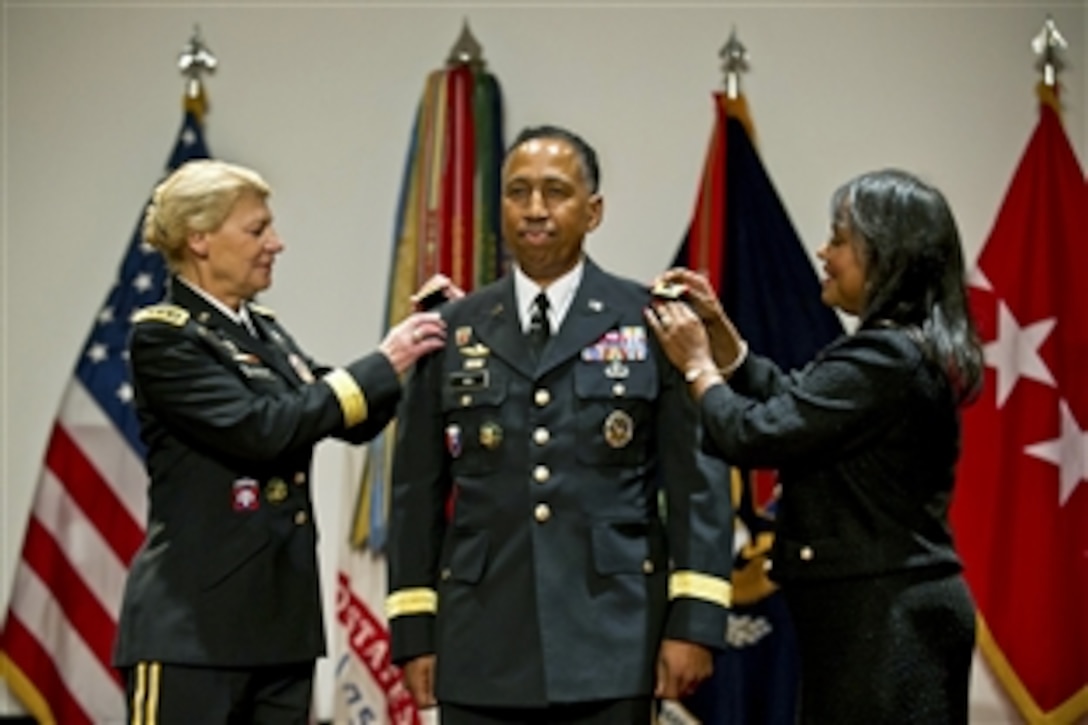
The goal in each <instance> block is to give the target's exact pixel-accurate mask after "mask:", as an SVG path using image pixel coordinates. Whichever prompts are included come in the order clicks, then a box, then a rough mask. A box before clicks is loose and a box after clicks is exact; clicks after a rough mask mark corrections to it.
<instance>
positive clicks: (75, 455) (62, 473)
mask: <svg viewBox="0 0 1088 725" xmlns="http://www.w3.org/2000/svg"><path fill="white" fill-rule="evenodd" d="M45 465H46V467H47V468H48V469H49V470H50V471H52V472H53V475H54V476H56V477H57V480H58V481H60V483H61V485H63V486H64V488H65V490H66V491H67V492H68V495H69V496H71V497H72V500H73V501H75V502H76V504H77V505H78V506H79V508H80V509H81V510H82V511H83V513H84V515H85V516H86V517H87V520H88V521H89V522H90V523H91V524H93V525H94V527H95V528H96V529H98V531H99V532H100V533H101V534H102V538H103V539H105V540H106V542H107V543H109V546H110V548H111V549H113V550H114V552H115V553H116V554H117V557H118V558H119V559H120V560H121V561H122V562H123V563H124V564H125V566H128V564H129V562H131V561H132V557H133V555H135V553H136V550H137V549H138V548H140V544H141V543H142V542H143V538H144V532H143V528H142V527H141V526H140V525H139V524H138V523H137V522H136V521H135V520H133V518H132V516H130V515H129V513H128V509H127V508H125V506H124V504H123V503H121V500H120V499H118V498H117V495H116V494H115V493H114V491H113V489H112V488H111V487H110V486H109V484H108V483H106V481H105V479H103V478H102V476H101V475H100V474H99V472H98V469H96V468H95V467H94V465H93V464H92V463H91V462H90V461H89V460H87V457H86V456H84V455H83V451H82V450H80V448H79V446H77V445H76V444H75V442H74V441H73V440H72V438H71V437H70V436H69V435H68V432H67V431H66V430H64V428H63V426H60V425H54V426H53V435H52V437H51V439H50V441H49V449H48V450H47V451H46V454H45Z"/></svg>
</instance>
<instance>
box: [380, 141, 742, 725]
mask: <svg viewBox="0 0 1088 725" xmlns="http://www.w3.org/2000/svg"><path fill="white" fill-rule="evenodd" d="M598 178H599V169H598V166H597V160H596V154H595V152H594V151H593V149H592V148H591V147H589V146H588V145H587V144H586V143H585V141H583V140H582V139H581V138H580V137H578V136H577V135H575V134H573V133H571V132H569V131H567V130H565V129H562V128H557V127H539V128H530V129H526V130H525V131H523V132H522V133H521V134H520V135H519V136H518V138H517V139H516V140H515V142H514V144H513V145H512V146H511V150H510V152H509V153H508V154H507V157H506V160H505V164H504V168H503V187H502V210H503V212H502V213H503V235H504V239H505V241H506V243H507V244H508V245H509V247H510V249H511V250H512V251H513V255H514V258H515V261H516V266H514V267H513V269H512V271H511V273H510V274H509V275H507V276H506V277H505V278H503V279H501V280H499V281H497V282H495V283H493V284H491V285H489V286H487V287H484V288H482V289H481V290H479V291H477V292H475V293H473V294H470V295H468V296H466V297H464V298H461V299H457V300H453V301H450V302H448V303H446V304H445V305H444V306H443V308H442V309H441V312H442V315H443V317H444V319H445V321H446V324H447V329H448V330H449V334H448V336H447V340H446V345H445V347H444V348H443V349H442V350H441V351H440V352H438V353H436V354H434V355H430V356H428V357H425V358H421V359H420V360H419V361H418V363H417V365H416V368H415V371H414V373H413V377H412V379H411V380H410V382H409V383H408V385H407V389H406V392H405V398H404V400H403V402H402V405H401V408H400V413H399V416H400V417H399V423H398V442H397V448H396V451H397V453H396V461H395V465H394V474H393V501H392V513H391V531H390V535H391V538H390V545H389V577H390V594H389V598H388V602H387V609H388V615H389V618H390V628H391V631H392V638H393V657H394V660H395V661H396V662H397V663H398V664H401V665H402V666H403V667H404V671H405V679H406V683H407V685H408V687H409V689H410V690H411V692H412V694H413V696H414V697H415V699H416V702H417V703H418V704H419V705H420V706H423V707H427V706H431V705H434V704H436V702H437V703H441V706H442V721H443V723H444V724H445V723H452V724H453V725H466V724H471V725H484V724H489V723H511V722H525V723H551V722H564V723H568V722H570V723H600V724H602V725H603V724H605V723H607V724H608V725H615V724H616V723H623V724H624V725H628V724H632V725H637V724H639V723H649V722H651V718H652V711H653V699H654V698H655V697H658V698H677V697H679V696H681V695H684V694H687V693H689V692H690V691H691V690H692V689H693V688H694V687H695V686H696V685H697V684H698V683H699V682H700V681H701V680H703V679H705V678H706V677H707V676H708V675H709V674H710V670H711V651H710V648H715V647H721V646H724V636H725V628H726V616H727V611H728V609H727V608H728V606H729V604H730V593H731V590H730V584H729V575H730V571H729V556H728V552H730V551H731V547H732V528H731V525H732V524H731V521H732V511H731V508H730V502H729V496H728V487H727V478H726V472H725V469H724V466H723V464H722V463H721V462H720V461H717V460H716V459H714V458H713V457H709V456H706V455H704V453H703V451H702V444H701V432H700V427H699V422H698V417H697V413H696V411H695V410H694V409H693V407H692V405H691V402H690V398H689V396H688V395H687V391H686V389H685V383H684V379H683V377H682V376H681V375H680V374H679V373H678V372H677V371H676V370H675V369H674V368H672V366H671V365H669V363H668V361H667V360H666V359H665V358H664V357H663V355H662V353H661V351H660V349H659V348H658V347H657V343H656V341H655V340H654V338H653V336H652V335H647V333H646V327H645V325H644V320H643V317H642V315H643V309H644V308H646V307H647V305H648V302H649V299H650V296H649V292H648V291H647V289H646V287H645V286H643V285H639V284H636V283H634V282H631V281H627V280H623V279H620V278H618V277H615V276H612V275H610V274H608V273H607V272H605V271H604V270H602V269H601V268H600V267H598V266H597V265H596V264H594V263H593V262H592V261H591V260H590V259H589V258H588V257H586V255H585V254H584V252H583V244H584V239H585V235H586V234H587V233H588V232H590V231H592V230H594V229H595V228H596V227H597V225H598V224H599V223H600V220H601V215H602V209H603V205H602V199H601V196H600V194H599V193H598V190H597V189H598ZM552 331H554V333H552ZM662 491H663V492H664V496H663V497H660V496H659V493H660V492H662ZM662 498H663V500H664V502H665V508H666V511H659V508H658V507H659V499H662Z"/></svg>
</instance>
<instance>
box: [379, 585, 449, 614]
mask: <svg viewBox="0 0 1088 725" xmlns="http://www.w3.org/2000/svg"><path fill="white" fill-rule="evenodd" d="M437 613H438V592H436V591H435V590H434V589H427V588H426V587H417V588H415V589H401V590H400V591H399V592H393V593H392V594H390V595H389V596H388V597H387V598H386V600H385V616H386V617H388V618H389V619H394V618H396V617H404V616H408V615H412V614H437Z"/></svg>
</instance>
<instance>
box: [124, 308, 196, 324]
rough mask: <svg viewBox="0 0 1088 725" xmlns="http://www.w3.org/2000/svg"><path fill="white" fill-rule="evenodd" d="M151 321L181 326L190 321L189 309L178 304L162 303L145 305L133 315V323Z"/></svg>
mask: <svg viewBox="0 0 1088 725" xmlns="http://www.w3.org/2000/svg"><path fill="white" fill-rule="evenodd" d="M149 321H150V322H165V323H166V324H168V325H173V326H175V327H181V326H182V325H184V324H185V323H186V322H188V321H189V310H187V309H185V308H184V307H178V306H177V305H171V304H167V303H162V304H158V305H151V306H150V307H144V308H143V309H142V310H137V311H136V312H134V313H133V315H132V323H133V324H135V325H138V324H140V323H141V322H149Z"/></svg>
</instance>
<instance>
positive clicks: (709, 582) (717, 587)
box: [669, 571, 733, 607]
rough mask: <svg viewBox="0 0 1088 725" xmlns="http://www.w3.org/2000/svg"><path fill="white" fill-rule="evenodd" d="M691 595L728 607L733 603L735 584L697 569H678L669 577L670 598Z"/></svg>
mask: <svg viewBox="0 0 1088 725" xmlns="http://www.w3.org/2000/svg"><path fill="white" fill-rule="evenodd" d="M679 597H690V598H692V599H702V600H704V601H707V602H710V603H711V604H717V605H718V606H720V607H728V606H730V605H731V604H732V603H733V585H732V584H730V583H729V582H727V581H726V580H725V579H719V578H718V577H716V576H710V575H709V574H702V573H700V572H697V571H676V572H673V573H672V575H671V576H670V577H669V599H670V600H672V599H677V598H679Z"/></svg>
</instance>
